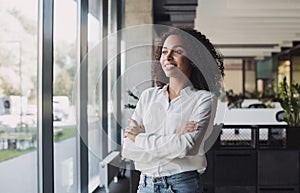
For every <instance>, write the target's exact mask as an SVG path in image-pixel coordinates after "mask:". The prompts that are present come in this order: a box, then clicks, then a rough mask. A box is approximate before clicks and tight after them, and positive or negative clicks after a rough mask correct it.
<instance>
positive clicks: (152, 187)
mask: <svg viewBox="0 0 300 193" xmlns="http://www.w3.org/2000/svg"><path fill="white" fill-rule="evenodd" d="M137 192H138V193H202V192H203V183H202V180H201V178H200V174H199V173H198V172H197V171H188V172H182V173H179V174H174V175H171V176H165V177H158V178H153V177H150V176H145V175H144V174H141V176H140V182H139V188H138V191H137Z"/></svg>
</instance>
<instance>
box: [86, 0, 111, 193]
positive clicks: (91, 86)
mask: <svg viewBox="0 0 300 193" xmlns="http://www.w3.org/2000/svg"><path fill="white" fill-rule="evenodd" d="M101 25H102V21H100V1H98V0H92V1H89V14H88V55H87V59H88V148H89V191H90V192H91V191H92V190H93V189H95V188H96V187H97V186H98V185H99V163H100V159H101V158H103V155H102V154H103V151H102V147H103V146H102V143H105V142H103V141H102V140H101V139H102V136H106V135H107V134H106V133H102V117H101V115H102V105H101V103H102V45H101V43H99V41H100V37H101V27H100V26H101Z"/></svg>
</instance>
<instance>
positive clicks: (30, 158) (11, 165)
mask: <svg viewBox="0 0 300 193" xmlns="http://www.w3.org/2000/svg"><path fill="white" fill-rule="evenodd" d="M37 7H38V6H37V0H28V1H19V0H0V16H1V18H2V19H0V50H1V51H0V171H1V172H0V187H1V188H0V190H1V192H9V193H19V192H31V193H36V192H37V180H38V179H37V165H38V164H37V83H36V82H37V34H38V33H37V23H38V22H37V20H38V11H37ZM12 171H13V172H12Z"/></svg>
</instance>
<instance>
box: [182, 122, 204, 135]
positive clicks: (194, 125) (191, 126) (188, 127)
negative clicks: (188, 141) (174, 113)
mask: <svg viewBox="0 0 300 193" xmlns="http://www.w3.org/2000/svg"><path fill="white" fill-rule="evenodd" d="M198 129H199V124H198V122H196V121H187V122H186V123H185V124H184V125H183V126H182V128H181V129H179V130H178V131H177V132H176V133H177V134H185V133H188V132H193V131H196V130H198Z"/></svg>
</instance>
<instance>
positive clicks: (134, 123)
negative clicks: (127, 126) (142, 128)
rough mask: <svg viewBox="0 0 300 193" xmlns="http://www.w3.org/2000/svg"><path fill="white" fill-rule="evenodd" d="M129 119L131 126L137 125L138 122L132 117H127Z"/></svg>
mask: <svg viewBox="0 0 300 193" xmlns="http://www.w3.org/2000/svg"><path fill="white" fill-rule="evenodd" d="M129 121H130V122H131V123H132V124H133V126H136V127H137V126H139V124H138V123H137V121H136V120H134V119H132V118H129Z"/></svg>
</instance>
